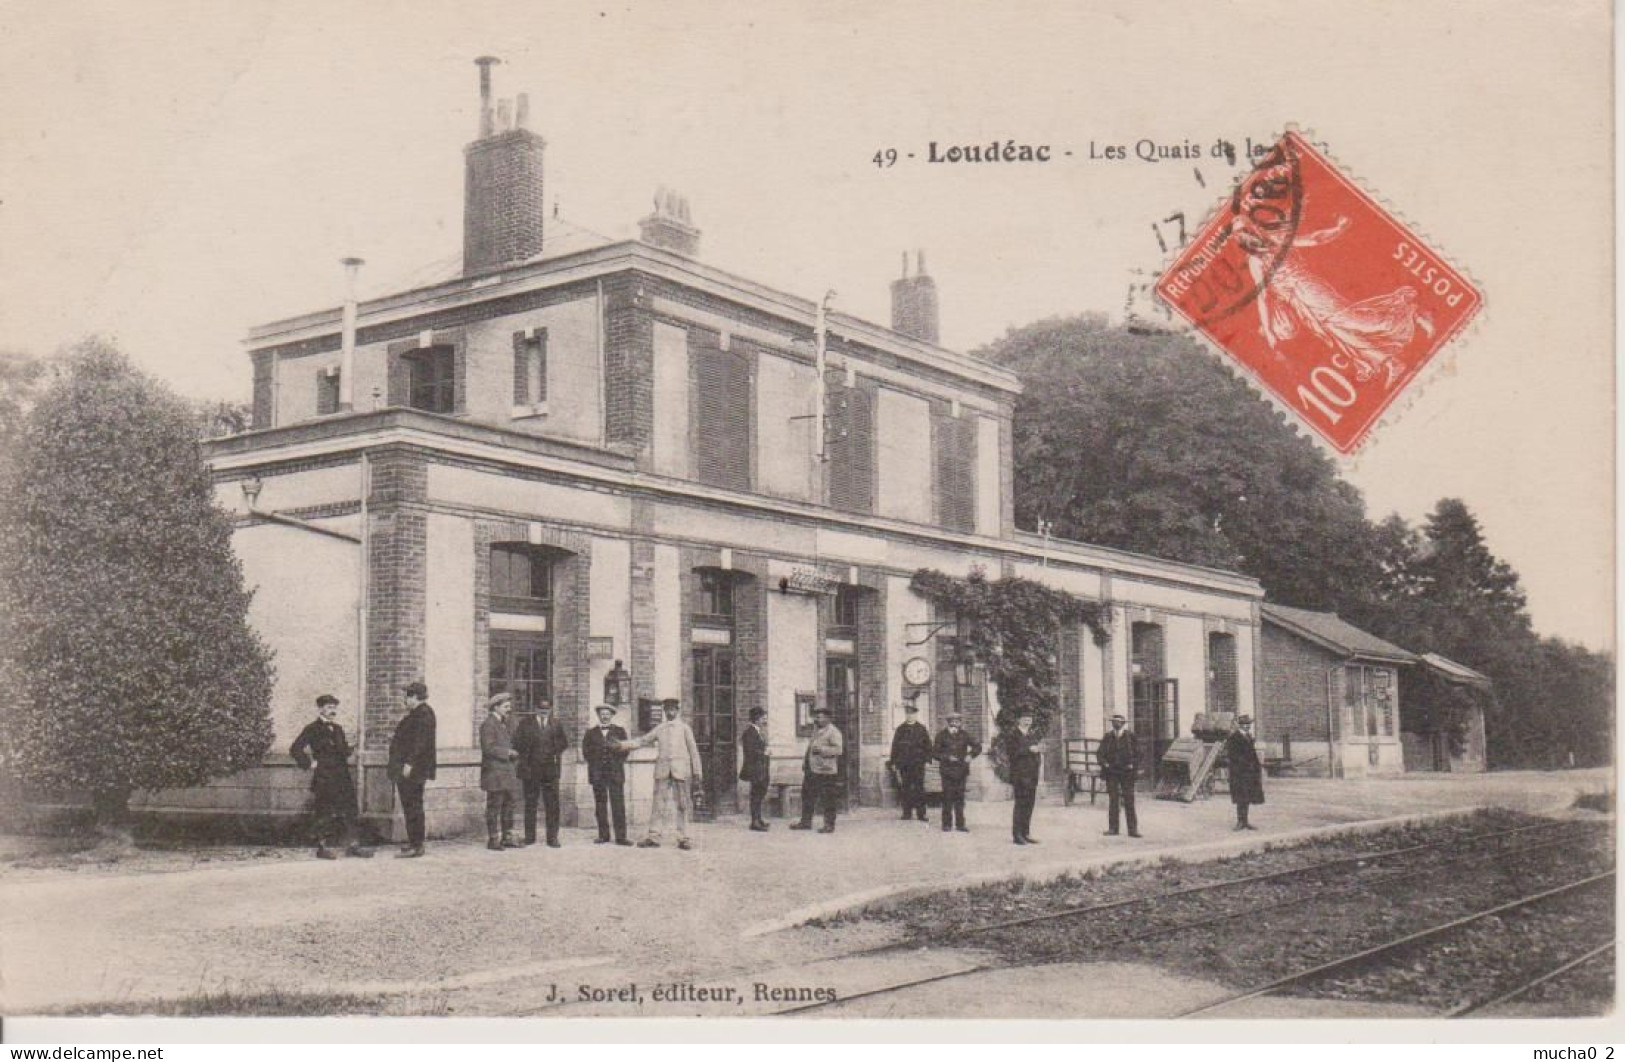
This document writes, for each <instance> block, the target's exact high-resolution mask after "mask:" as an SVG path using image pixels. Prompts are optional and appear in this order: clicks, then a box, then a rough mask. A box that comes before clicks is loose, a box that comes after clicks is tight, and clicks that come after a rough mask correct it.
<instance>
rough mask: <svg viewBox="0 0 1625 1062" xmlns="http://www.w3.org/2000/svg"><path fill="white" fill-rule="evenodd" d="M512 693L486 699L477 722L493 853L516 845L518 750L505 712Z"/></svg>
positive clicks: (488, 836)
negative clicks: (514, 812) (482, 717)
mask: <svg viewBox="0 0 1625 1062" xmlns="http://www.w3.org/2000/svg"><path fill="white" fill-rule="evenodd" d="M512 708H513V695H512V694H509V693H499V694H497V695H496V696H494V697H492V698H491V699H490V700H488V701H486V702H485V709H486V716H485V722H483V723H481V724H480V788H481V789H483V790H485V838H486V840H485V847H487V848H489V849H490V850H491V851H493V852H500V851H502V850H503V849H504V848H518V847H519V842H518V841H516V840H514V838H513V805H514V801H516V800H517V799H518V798H519V794H520V789H519V772H518V768H517V766H516V765H517V763H518V760H519V751H518V750H517V749H515V748H514V747H513V728H512V727H511V726H510V725H509V724H508V713H509V711H510V710H512Z"/></svg>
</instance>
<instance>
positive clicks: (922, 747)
mask: <svg viewBox="0 0 1625 1062" xmlns="http://www.w3.org/2000/svg"><path fill="white" fill-rule="evenodd" d="M903 715H904V719H903V723H902V725H901V726H899V727H898V728H897V729H896V730H895V731H893V732H892V736H891V765H892V769H893V770H895V771H896V772H897V795H898V798H899V799H900V800H901V801H902V804H903V820H904V821H905V822H906V821H908V820H909V819H910V818H918V819H919V820H920V821H921V822H924V821H925V765H926V764H927V763H930V762H931V731H929V730H927V729H926V728H925V724H923V723H921V722H920V706H919V704H918V703H917V702H916V701H915V700H914V699H913V698H910V699H909V700H907V701H905V702H904V703H903Z"/></svg>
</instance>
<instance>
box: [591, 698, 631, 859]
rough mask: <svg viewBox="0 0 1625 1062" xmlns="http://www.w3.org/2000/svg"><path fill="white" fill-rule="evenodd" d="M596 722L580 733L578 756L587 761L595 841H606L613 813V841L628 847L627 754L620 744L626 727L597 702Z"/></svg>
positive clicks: (613, 710)
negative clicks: (595, 824) (594, 820)
mask: <svg viewBox="0 0 1625 1062" xmlns="http://www.w3.org/2000/svg"><path fill="white" fill-rule="evenodd" d="M593 711H594V712H595V713H597V715H598V725H597V726H594V727H588V728H587V732H586V733H584V734H582V735H581V758H582V759H584V760H586V761H587V782H588V784H589V785H591V786H592V803H593V814H594V817H595V818H597V820H598V840H597V841H596V842H594V843H595V844H608V843H609V827H610V813H611V811H612V810H613V812H614V816H615V843H616V844H618V845H622V846H623V847H624V846H627V845H630V844H631V843H632V842H631V841H629V840H627V837H626V757H627V751H628V750H626V749H625V748H622V747H621V743H622V742H623V741H625V740H626V728H625V727H620V726H616V725H615V708H614V707H613V706H612V705H608V704H600V705H599V706H598V707H597V708H595V709H593Z"/></svg>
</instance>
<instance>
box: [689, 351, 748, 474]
mask: <svg viewBox="0 0 1625 1062" xmlns="http://www.w3.org/2000/svg"><path fill="white" fill-rule="evenodd" d="M691 342H692V334H691ZM691 356H692V357H693V359H694V361H693V364H694V385H695V390H694V405H693V421H692V430H693V438H694V463H693V468H694V473H695V476H696V478H698V479H699V481H700V482H701V483H707V484H710V485H711V486H713V487H728V488H731V489H733V490H749V489H750V399H751V387H750V363H749V361H748V360H747V359H746V358H745V357H744V356H743V355H741V354H737V353H735V352H734V351H731V350H722V349H720V348H718V347H707V346H700V347H697V348H695V349H693V350H692V351H691Z"/></svg>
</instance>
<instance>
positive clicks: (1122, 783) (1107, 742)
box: [1095, 715, 1140, 837]
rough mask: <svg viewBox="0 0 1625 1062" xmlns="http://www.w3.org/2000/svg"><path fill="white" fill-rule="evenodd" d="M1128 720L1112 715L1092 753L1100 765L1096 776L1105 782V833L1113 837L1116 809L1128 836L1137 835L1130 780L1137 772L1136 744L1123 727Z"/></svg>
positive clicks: (1138, 746)
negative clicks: (1098, 775) (1126, 824)
mask: <svg viewBox="0 0 1625 1062" xmlns="http://www.w3.org/2000/svg"><path fill="white" fill-rule="evenodd" d="M1127 723H1128V720H1127V719H1125V718H1124V717H1123V716H1121V715H1114V716H1112V728H1111V730H1109V731H1107V733H1106V736H1105V737H1103V738H1101V739H1100V748H1099V750H1098V751H1097V752H1096V753H1095V756H1096V760H1097V762H1098V763H1099V764H1100V777H1101V779H1102V780H1103V781H1104V782H1105V783H1106V807H1107V811H1106V824H1107V827H1108V828H1107V830H1106V836H1107V837H1116V836H1117V824H1118V821H1119V812H1121V815H1122V816H1124V817H1127V819H1128V835H1129V836H1130V837H1138V836H1140V824H1139V821H1138V820H1137V819H1135V817H1134V779H1135V777H1136V776H1137V775H1138V774H1139V773H1140V744H1139V742H1137V741H1135V740H1134V734H1133V733H1132V732H1131V731H1129V730H1127V729H1125V724H1127Z"/></svg>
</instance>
